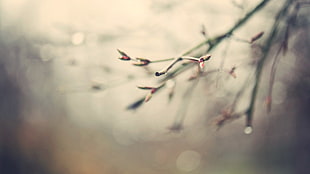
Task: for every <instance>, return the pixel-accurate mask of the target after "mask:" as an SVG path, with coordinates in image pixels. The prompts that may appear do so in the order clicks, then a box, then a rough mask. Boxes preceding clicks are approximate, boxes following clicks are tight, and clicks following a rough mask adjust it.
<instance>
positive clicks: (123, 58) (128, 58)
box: [119, 56, 131, 61]
mask: <svg viewBox="0 0 310 174" xmlns="http://www.w3.org/2000/svg"><path fill="white" fill-rule="evenodd" d="M119 59H120V60H125V61H127V60H131V58H130V57H128V56H122V57H120V58H119Z"/></svg>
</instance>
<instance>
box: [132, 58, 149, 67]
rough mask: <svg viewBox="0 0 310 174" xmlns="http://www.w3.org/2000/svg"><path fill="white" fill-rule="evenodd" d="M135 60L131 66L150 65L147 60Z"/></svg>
mask: <svg viewBox="0 0 310 174" xmlns="http://www.w3.org/2000/svg"><path fill="white" fill-rule="evenodd" d="M136 59H137V61H136V62H135V63H133V65H136V66H146V65H148V64H149V63H151V61H150V60H148V59H144V58H136Z"/></svg>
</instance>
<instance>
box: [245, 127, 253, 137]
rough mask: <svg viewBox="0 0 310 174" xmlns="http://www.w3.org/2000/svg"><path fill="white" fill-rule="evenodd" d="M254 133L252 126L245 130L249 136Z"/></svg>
mask: <svg viewBox="0 0 310 174" xmlns="http://www.w3.org/2000/svg"><path fill="white" fill-rule="evenodd" d="M252 132H253V128H252V126H247V127H246V128H245V129H244V133H245V134H247V135H249V134H251V133H252Z"/></svg>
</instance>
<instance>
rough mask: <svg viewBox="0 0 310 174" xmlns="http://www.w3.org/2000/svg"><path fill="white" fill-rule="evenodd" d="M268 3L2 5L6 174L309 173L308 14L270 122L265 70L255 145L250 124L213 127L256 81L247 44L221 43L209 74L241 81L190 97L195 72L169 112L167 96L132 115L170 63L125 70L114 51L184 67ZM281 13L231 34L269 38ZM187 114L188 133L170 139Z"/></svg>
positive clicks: (244, 102)
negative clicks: (182, 58)
mask: <svg viewBox="0 0 310 174" xmlns="http://www.w3.org/2000/svg"><path fill="white" fill-rule="evenodd" d="M259 2H260V1H258V0H255V1H249V0H224V1H216V0H209V1H206V0H195V1H189V0H169V1H165V0H132V1H126V0H113V1H108V0H87V1H86V0H79V1H74V0H65V1H64V0H0V95H1V97H0V173H1V174H21V173H40V174H41V173H47V174H54V173H55V174H56V173H57V174H62V173H64V174H65V173H66V174H86V173H87V174H89V173H92V174H97V173H98V174H99V173H100V174H103V173H107V174H132V173H135V174H140V173H141V174H146V173H150V174H156V173H161V174H165V173H169V174H170V173H193V174H200V173H210V174H243V173H244V174H260V173H265V174H277V173H279V174H291V173H305V174H306V173H308V172H307V171H309V167H308V162H309V154H308V153H307V152H309V147H310V144H309V142H310V141H309V134H308V132H309V128H308V127H309V117H308V115H309V114H308V113H309V103H310V101H309V99H310V98H309V86H310V71H309V68H308V67H309V66H310V61H309V55H310V54H309V49H308V46H309V37H310V35H309V8H301V10H300V11H299V16H298V17H299V19H300V22H299V24H298V25H297V26H296V27H295V28H294V30H293V32H291V33H292V34H291V37H290V42H289V52H288V53H287V54H286V55H285V56H283V57H282V58H281V59H280V61H279V64H278V71H277V75H276V80H275V84H274V92H273V97H274V98H273V100H274V102H273V105H272V111H271V112H270V113H269V114H267V112H266V107H265V103H264V99H265V97H266V96H267V90H268V84H269V73H270V67H271V64H272V61H271V60H270V61H267V63H266V67H265V69H266V70H264V73H263V77H262V83H261V85H260V90H259V94H258V98H257V106H256V110H255V116H254V122H253V124H254V127H253V128H254V131H253V133H252V134H250V135H246V134H244V122H245V120H244V118H243V117H241V118H240V119H238V120H236V121H234V122H231V123H229V124H227V125H225V126H224V127H223V128H221V129H220V130H219V131H216V129H215V127H214V125H213V124H212V123H213V119H214V118H215V117H216V116H217V115H220V114H221V112H222V111H223V109H224V108H225V107H226V106H227V105H229V104H231V101H232V100H233V99H234V96H235V94H236V92H237V91H238V89H240V88H241V87H242V84H243V83H244V81H245V80H246V79H247V76H248V74H250V73H253V66H243V65H244V64H248V62H252V61H253V59H255V57H257V54H259V51H257V50H256V49H255V48H253V47H251V45H249V44H246V43H242V42H240V41H238V39H236V40H233V39H227V41H223V42H222V43H221V44H220V45H219V46H218V47H217V48H216V49H215V50H214V51H213V52H212V53H211V54H212V59H211V60H210V61H208V62H206V69H214V68H218V67H219V65H220V64H223V66H224V68H227V69H230V68H232V67H233V66H237V67H240V68H237V70H236V75H237V78H231V77H229V76H226V75H225V74H222V75H218V76H216V75H215V76H212V78H203V80H201V81H200V83H199V84H198V85H197V86H196V87H195V88H193V93H192V95H191V97H190V98H189V97H187V96H186V95H184V93H186V90H188V89H189V88H190V87H191V84H192V82H190V81H188V80H187V79H188V77H189V76H190V75H191V74H193V72H194V70H189V71H188V72H186V73H184V74H182V75H180V77H178V78H177V79H176V80H175V81H172V82H171V83H172V84H175V91H174V97H173V99H172V100H171V101H169V100H168V93H169V90H163V91H161V92H160V93H159V94H157V95H156V96H155V95H154V96H153V98H152V99H151V100H150V101H149V102H148V103H145V104H143V105H142V106H141V107H140V108H138V109H136V110H126V107H128V105H130V104H131V103H132V102H134V101H136V100H137V99H139V98H141V97H143V96H144V95H145V94H146V91H143V90H139V89H137V86H154V85H155V86H156V85H158V79H159V78H157V77H155V76H154V74H153V73H154V72H155V71H158V70H161V69H162V68H163V67H166V66H167V65H168V64H169V63H168V62H163V63H158V64H154V65H153V64H152V65H150V66H149V68H148V69H145V68H142V67H136V66H133V65H132V64H131V63H128V62H122V61H120V60H119V59H118V57H119V53H118V52H117V49H120V50H123V51H125V52H126V53H128V54H129V55H131V56H133V57H135V56H136V57H145V58H149V59H151V60H158V59H163V58H170V57H175V56H178V55H180V54H181V53H183V52H185V51H186V50H188V49H190V48H192V47H193V46H195V45H197V44H199V43H200V42H202V41H203V40H204V39H206V38H205V37H214V36H217V35H219V34H222V33H224V32H226V31H227V30H228V29H229V28H230V27H231V26H233V25H234V24H235V23H236V21H238V19H240V18H242V17H243V16H244V14H245V13H246V12H247V11H249V10H251V9H252V8H253V7H255V5H257V4H258V3H259ZM283 2H284V0H281V1H271V2H270V3H268V4H267V6H266V7H265V8H263V9H262V10H261V11H259V12H257V13H256V14H255V16H253V18H251V19H250V20H249V22H248V23H246V24H245V25H244V26H243V27H242V28H240V29H239V30H237V31H236V32H235V33H234V35H235V36H236V37H237V38H244V39H249V38H251V37H252V36H253V35H255V34H256V33H259V32H261V31H264V32H267V33H268V31H269V30H270V26H271V25H272V23H273V20H274V18H273V16H274V15H275V14H276V10H277V9H279V8H280V7H281V5H282V4H283ZM271 16H272V17H271ZM202 28H205V32H206V33H207V34H206V36H204V35H202V34H201V31H202ZM263 39H264V38H262V40H263ZM258 42H260V41H258ZM261 43H263V42H261ZM277 46H278V45H277V43H275V44H274V46H273V47H272V48H276V47H277ZM203 49H206V48H202V50H203ZM273 50H276V49H272V51H271V53H274V52H275V51H273ZM271 55H272V54H271ZM223 59H225V63H223V62H224V61H223ZM268 67H269V68H268ZM249 96H250V91H246V92H245V94H244V95H243V96H242V97H241V99H240V101H239V102H238V106H237V108H238V109H239V110H242V109H244V108H246V107H247V106H248V103H249ZM187 100H188V101H189V102H187V103H185V104H184V102H183V101H187ZM184 105H186V109H183V110H182V108H184ZM180 112H181V114H183V115H184V116H185V120H184V124H183V130H181V131H180V132H178V133H175V132H171V131H170V130H169V127H170V128H171V125H172V124H173V122H174V121H175V119H176V117H177V116H178V114H180Z"/></svg>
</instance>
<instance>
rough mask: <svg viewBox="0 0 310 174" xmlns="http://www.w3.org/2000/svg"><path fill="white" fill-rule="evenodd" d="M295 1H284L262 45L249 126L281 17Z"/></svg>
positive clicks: (249, 114)
mask: <svg viewBox="0 0 310 174" xmlns="http://www.w3.org/2000/svg"><path fill="white" fill-rule="evenodd" d="M293 2H294V0H287V1H286V2H285V3H284V5H283V7H282V9H281V10H280V11H279V12H278V14H277V16H276V18H275V22H274V24H273V26H272V29H271V32H270V34H269V37H268V38H267V40H266V42H265V44H264V46H263V47H262V50H263V55H262V56H261V57H260V59H259V60H258V63H257V66H256V70H255V82H254V86H253V90H252V94H251V101H250V105H249V107H248V109H247V111H246V117H247V118H246V126H247V127H252V119H253V114H254V110H255V101H256V97H257V93H258V87H259V83H260V81H261V74H262V70H263V67H264V64H265V62H266V59H267V58H268V54H269V51H270V49H271V45H272V44H273V41H274V39H275V38H276V35H277V33H278V31H279V25H280V22H281V19H282V18H283V17H284V16H285V15H286V14H287V13H288V9H289V7H290V5H291V4H292V3H293Z"/></svg>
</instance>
